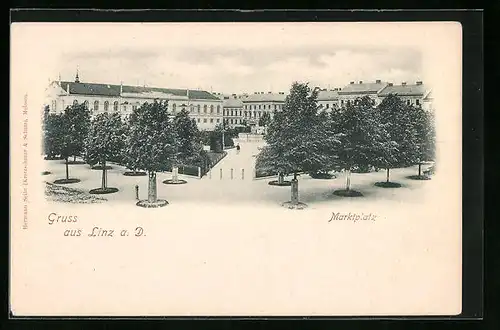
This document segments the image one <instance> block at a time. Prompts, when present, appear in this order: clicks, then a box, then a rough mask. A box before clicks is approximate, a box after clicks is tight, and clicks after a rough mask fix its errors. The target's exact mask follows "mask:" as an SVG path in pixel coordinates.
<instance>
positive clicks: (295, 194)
mask: <svg viewBox="0 0 500 330" xmlns="http://www.w3.org/2000/svg"><path fill="white" fill-rule="evenodd" d="M291 187H292V196H291V201H292V204H293V205H297V204H299V180H297V175H296V174H294V178H293V180H292V185H291Z"/></svg>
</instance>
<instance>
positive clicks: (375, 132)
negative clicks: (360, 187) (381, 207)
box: [335, 96, 387, 196]
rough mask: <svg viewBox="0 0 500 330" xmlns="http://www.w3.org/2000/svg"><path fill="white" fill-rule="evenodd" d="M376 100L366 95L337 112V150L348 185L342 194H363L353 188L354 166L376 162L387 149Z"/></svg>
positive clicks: (339, 192) (339, 165)
mask: <svg viewBox="0 0 500 330" xmlns="http://www.w3.org/2000/svg"><path fill="white" fill-rule="evenodd" d="M378 119H379V117H378V115H377V112H376V109H375V107H374V102H373V100H372V99H371V98H370V97H368V96H365V97H363V98H360V99H357V100H356V101H355V102H354V103H350V102H349V103H348V104H347V106H345V107H344V108H343V109H341V110H340V111H339V112H338V118H337V121H336V123H337V124H336V125H337V128H338V129H339V132H341V135H340V136H341V137H340V140H341V144H340V148H339V149H338V150H336V153H337V158H336V161H335V162H336V164H337V166H338V167H340V168H342V169H344V170H345V171H346V188H345V190H340V191H337V192H336V193H337V194H339V195H348V196H360V195H361V193H359V192H356V191H351V171H352V169H353V168H354V167H363V166H367V167H369V166H373V165H375V164H377V163H378V162H379V160H378V158H379V157H380V155H381V152H382V151H383V150H384V148H385V145H384V142H386V141H387V140H386V136H385V134H386V133H385V131H384V127H382V126H380V123H379V121H378Z"/></svg>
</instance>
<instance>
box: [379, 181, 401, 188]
mask: <svg viewBox="0 0 500 330" xmlns="http://www.w3.org/2000/svg"><path fill="white" fill-rule="evenodd" d="M375 186H377V187H380V188H400V187H401V184H400V183H397V182H390V181H389V182H387V181H382V182H375Z"/></svg>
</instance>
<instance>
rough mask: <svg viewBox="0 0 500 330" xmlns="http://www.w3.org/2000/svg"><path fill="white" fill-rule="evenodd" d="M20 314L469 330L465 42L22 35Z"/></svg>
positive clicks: (209, 30)
mask: <svg viewBox="0 0 500 330" xmlns="http://www.w3.org/2000/svg"><path fill="white" fill-rule="evenodd" d="M10 65H11V76H10V79H11V86H10V87H11V89H10V90H11V106H10V128H11V133H10V141H11V145H10V147H11V149H10V150H11V152H10V162H11V163H10V172H11V183H10V184H11V186H10V187H11V188H10V189H11V219H10V237H11V246H10V269H11V273H10V308H11V311H12V313H13V315H15V316H207V315H210V316H301V315H306V316H398V315H408V316H412V315H419V316H431V315H458V314H460V313H461V306H462V293H461V292H462V222H461V221H462V209H461V195H462V183H461V178H462V168H461V167H462V165H461V164H462V150H461V145H462V132H461V120H462V103H461V90H462V71H461V70H462V30H461V25H460V24H459V23H455V22H407V23H402V22H401V23H375V22H372V23H363V22H359V23H155V24H152V23H143V24H141V23H13V24H12V25H11V63H10Z"/></svg>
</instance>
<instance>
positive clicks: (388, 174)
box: [386, 168, 389, 182]
mask: <svg viewBox="0 0 500 330" xmlns="http://www.w3.org/2000/svg"><path fill="white" fill-rule="evenodd" d="M386 182H389V168H387V181H386Z"/></svg>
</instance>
